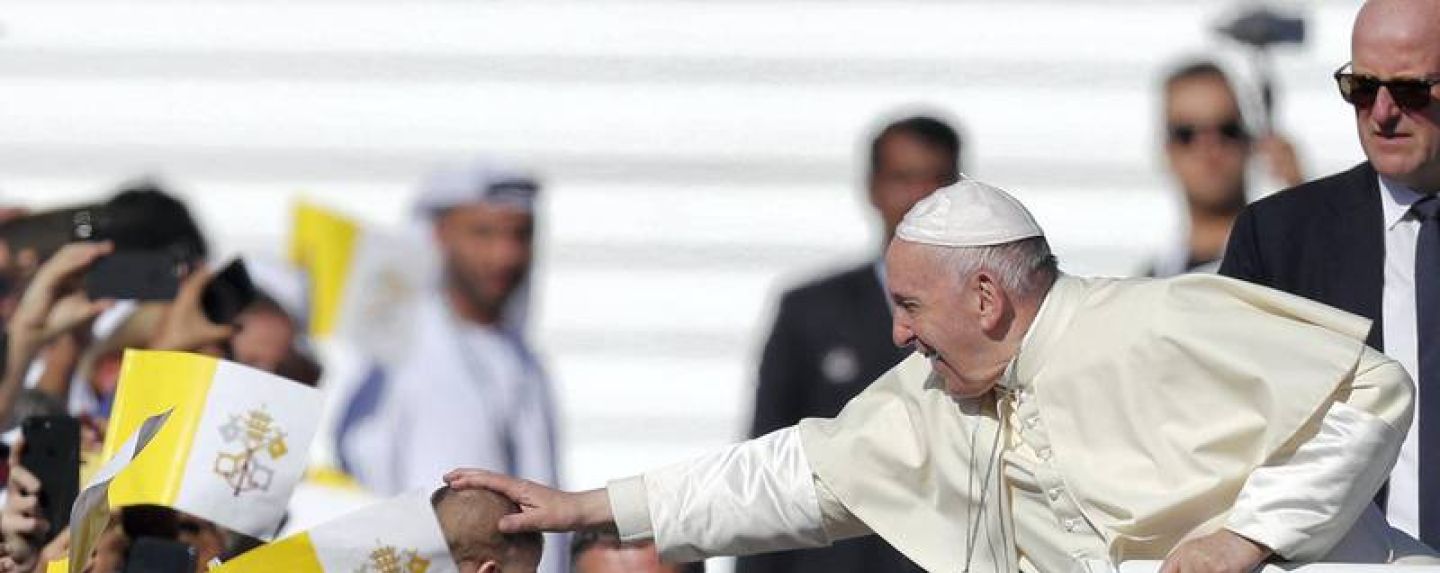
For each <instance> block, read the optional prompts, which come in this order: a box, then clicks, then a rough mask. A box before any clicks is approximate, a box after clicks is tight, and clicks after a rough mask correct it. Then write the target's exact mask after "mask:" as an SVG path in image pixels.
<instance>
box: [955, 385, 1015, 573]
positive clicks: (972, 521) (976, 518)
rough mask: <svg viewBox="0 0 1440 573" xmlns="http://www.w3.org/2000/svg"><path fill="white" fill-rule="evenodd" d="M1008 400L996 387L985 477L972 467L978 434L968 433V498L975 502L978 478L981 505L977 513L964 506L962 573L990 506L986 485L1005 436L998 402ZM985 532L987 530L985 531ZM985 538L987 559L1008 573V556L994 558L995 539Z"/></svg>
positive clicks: (1004, 393)
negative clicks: (1001, 563)
mask: <svg viewBox="0 0 1440 573" xmlns="http://www.w3.org/2000/svg"><path fill="white" fill-rule="evenodd" d="M1008 397H1010V392H1009V391H1008V390H1006V389H1005V388H1003V387H997V388H996V389H995V418H996V427H995V437H994V439H993V441H992V442H991V444H990V453H989V455H988V456H986V457H987V461H986V463H985V474H984V476H980V471H979V468H976V467H975V462H976V459H977V458H978V456H976V455H975V454H976V453H977V452H976V451H975V438H976V436H978V435H979V432H971V433H970V452H971V455H970V476H969V479H968V488H967V489H968V491H967V497H968V498H969V499H975V481H976V478H977V477H979V478H980V503H979V504H978V505H979V508H978V511H977V510H976V508H975V506H974V505H970V506H967V507H966V521H967V525H968V528H967V531H966V539H965V569H963V573H970V565H971V562H972V560H973V559H974V557H975V545H976V541H977V539H976V537H977V536H978V535H979V533H980V527H981V525H982V524H983V522H984V521H985V512H986V510H987V509H988V508H989V507H990V506H989V504H988V503H987V498H988V497H989V495H990V490H991V489H992V488H990V487H989V485H990V478H991V477H993V476H994V475H995V469H996V468H997V467H999V466H1000V437H1001V436H1003V435H1005V422H1006V416H1005V414H1004V412H1002V411H1001V399H1002V398H1008ZM999 488H1000V484H998V483H997V484H996V485H995V488H993V489H999ZM987 529H988V528H987ZM1004 530H1005V527H1004V523H1003V521H1002V523H1001V535H1004V533H1005V531H1004ZM985 538H986V545H988V546H989V547H990V558H991V560H992V561H995V562H997V563H999V562H1001V561H1003V562H1004V563H1005V564H1006V565H1005V570H1006V571H1009V569H1010V565H1009V563H1010V559H1009V558H1008V556H1007V557H1006V558H1005V559H996V555H995V553H996V551H995V545H994V540H993V539H991V538H990V536H989V535H988V534H987V535H986V536H985ZM1002 541H1003V540H1002Z"/></svg>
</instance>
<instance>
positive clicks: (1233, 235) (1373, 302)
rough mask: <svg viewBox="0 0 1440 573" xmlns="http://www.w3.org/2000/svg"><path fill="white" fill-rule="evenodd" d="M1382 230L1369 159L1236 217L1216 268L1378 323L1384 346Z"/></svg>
mask: <svg viewBox="0 0 1440 573" xmlns="http://www.w3.org/2000/svg"><path fill="white" fill-rule="evenodd" d="M1384 273H1385V229H1384V222H1383V212H1382V208H1381V205H1380V183H1379V180H1378V179H1377V177H1376V174H1375V170H1374V168H1372V167H1371V166H1370V164H1369V163H1362V164H1360V165H1358V166H1356V167H1355V168H1354V169H1351V170H1349V171H1346V172H1344V173H1340V174H1338V175H1332V176H1330V177H1326V178H1324V179H1318V180H1315V181H1311V182H1309V183H1305V184H1303V185H1299V186H1297V187H1293V188H1291V189H1287V190H1285V191H1281V192H1279V193H1276V194H1274V195H1271V196H1269V197H1266V198H1264V199H1261V200H1259V201H1256V202H1254V203H1252V204H1250V206H1248V207H1246V208H1245V210H1244V211H1243V212H1241V213H1240V216H1239V217H1238V218H1236V219H1235V226H1234V228H1232V229H1231V231H1230V243H1229V244H1228V245H1227V246H1226V248H1225V260H1224V262H1222V263H1221V264H1220V274H1222V275H1226V276H1231V277H1235V278H1238V279H1244V280H1247V281H1250V282H1253V283H1257V284H1261V285H1265V286H1268V287H1271V288H1276V289H1279V290H1283V291H1286V292H1289V293H1292V294H1296V295H1300V296H1303V297H1306V298H1309V299H1312V300H1316V301H1319V302H1323V303H1325V304H1328V305H1330V306H1333V307H1336V308H1339V309H1342V310H1346V311H1349V312H1351V313H1354V314H1358V315H1360V316H1363V317H1365V318H1368V319H1371V320H1373V321H1375V322H1374V323H1373V324H1372V325H1371V327H1370V336H1369V337H1368V338H1367V339H1366V341H1365V342H1366V343H1367V344H1369V345H1370V346H1371V347H1372V348H1375V349H1376V350H1384V341H1383V339H1382V338H1381V333H1383V332H1384V329H1383V328H1382V327H1381V324H1380V320H1381V310H1380V308H1381V307H1380V302H1381V297H1382V295H1383V293H1384V289H1385V274H1384Z"/></svg>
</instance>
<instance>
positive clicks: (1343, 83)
mask: <svg viewBox="0 0 1440 573" xmlns="http://www.w3.org/2000/svg"><path fill="white" fill-rule="evenodd" d="M1348 67H1350V64H1345V65H1343V66H1340V69H1338V70H1335V83H1336V85H1338V86H1340V97H1342V98H1345V101H1346V102H1348V103H1349V104H1350V105H1353V106H1355V107H1359V108H1368V107H1370V106H1372V105H1375V98H1376V97H1377V96H1379V95H1380V88H1382V87H1383V88H1385V89H1386V90H1389V92H1390V98H1391V99H1393V100H1395V105H1398V106H1400V107H1401V108H1402V109H1408V110H1417V109H1424V108H1425V107H1426V106H1428V105H1430V102H1431V101H1432V100H1433V99H1434V98H1433V97H1431V95H1430V92H1431V91H1432V90H1433V88H1434V87H1435V86H1436V85H1440V79H1435V78H1430V79H1417V78H1396V79H1389V80H1382V79H1380V78H1377V77H1375V76H1369V75H1364V74H1356V73H1353V72H1346V71H1345V68H1348Z"/></svg>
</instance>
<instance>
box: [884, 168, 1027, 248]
mask: <svg viewBox="0 0 1440 573" xmlns="http://www.w3.org/2000/svg"><path fill="white" fill-rule="evenodd" d="M895 236H896V237H897V238H900V239H902V240H905V241H909V242H912V243H923V244H926V245H939V246H942V247H986V246H991V245H1001V244H1004V243H1011V242H1014V241H1019V240H1021V239H1029V238H1031V237H1043V236H1045V232H1044V231H1041V230H1040V225H1039V224H1038V223H1036V222H1035V217H1033V216H1031V215H1030V211H1029V210H1027V209H1025V206H1024V205H1021V204H1020V201H1018V200H1016V199H1015V198H1014V197H1011V196H1010V194H1009V193H1006V192H1005V191H1002V190H1001V189H999V188H997V187H993V186H990V185H986V184H984V183H981V182H979V181H976V180H974V179H970V178H967V177H965V176H964V175H961V176H960V181H959V182H958V183H956V184H954V185H951V186H949V187H942V188H941V189H940V190H938V191H936V192H934V193H931V194H930V196H928V197H926V198H924V199H921V200H920V202H919V203H916V204H915V206H914V207H911V208H910V211H909V212H908V213H906V214H905V219H904V220H902V221H900V226H899V227H897V228H896V229H895Z"/></svg>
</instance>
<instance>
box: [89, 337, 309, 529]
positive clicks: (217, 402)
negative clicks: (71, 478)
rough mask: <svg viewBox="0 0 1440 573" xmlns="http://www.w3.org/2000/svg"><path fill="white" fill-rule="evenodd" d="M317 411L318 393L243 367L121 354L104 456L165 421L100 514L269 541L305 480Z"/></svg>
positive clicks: (113, 483) (116, 482)
mask: <svg viewBox="0 0 1440 573" xmlns="http://www.w3.org/2000/svg"><path fill="white" fill-rule="evenodd" d="M320 407H321V395H320V392H319V391H318V390H316V389H314V388H309V387H306V386H303V385H301V384H299V383H297V382H294V381H291V380H287V379H285V378H281V377H279V376H275V375H273V374H270V373H268V372H263V371H260V370H256V369H254V368H250V367H248V366H244V365H240V364H236V363H233V362H228V361H225V360H220V359H217V358H212V357H209V356H204V355H200V354H190V353H185V352H154V351H141V350H129V351H126V353H125V359H124V363H123V364H122V365H121V371H120V385H119V388H118V390H117V394H116V398H115V405H114V408H113V411H112V414H111V417H110V425H109V427H108V430H107V433H106V442H105V446H104V450H103V455H104V456H106V457H107V458H114V456H115V455H116V454H117V453H120V452H121V451H123V450H124V448H123V447H122V445H123V444H126V443H128V441H126V440H128V439H129V438H130V437H131V436H132V435H135V434H136V433H137V432H138V431H140V430H141V429H142V427H143V426H145V425H146V424H153V422H147V420H150V419H152V418H153V417H154V416H156V415H160V414H165V415H167V418H166V419H165V420H164V421H163V423H162V424H160V425H159V427H158V431H155V433H154V435H153V436H151V437H150V438H149V439H148V440H147V442H146V444H145V446H144V448H143V449H141V450H140V451H138V453H135V454H134V457H133V459H132V460H131V461H130V463H129V465H127V466H125V467H124V468H123V469H120V470H119V471H118V473H116V474H115V476H114V477H113V479H111V480H110V482H109V486H108V488H107V493H106V497H107V498H108V502H109V506H110V507H111V508H112V509H113V508H121V507H128V506H132V505H160V506H165V507H170V508H173V509H176V510H179V511H183V512H186V513H189V514H191V515H194V516H196V517H200V518H203V519H207V520H210V521H212V522H214V523H216V524H218V525H220V526H223V527H226V528H229V529H231V530H234V531H237V532H240V533H243V534H245V535H249V536H252V537H257V538H260V539H270V538H271V537H273V536H274V534H275V532H276V530H277V529H278V527H279V525H280V523H281V521H282V519H283V518H284V515H285V507H286V505H287V504H288V502H289V500H290V495H291V493H292V492H293V491H294V489H295V486H296V484H297V483H299V482H300V479H301V478H302V477H303V475H304V473H305V467H306V465H307V462H308V458H309V456H308V455H307V453H308V452H309V449H310V442H311V440H312V438H313V437H314V435H315V430H316V426H317V422H316V421H317V418H318V417H319V412H320ZM122 457H123V456H122Z"/></svg>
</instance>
